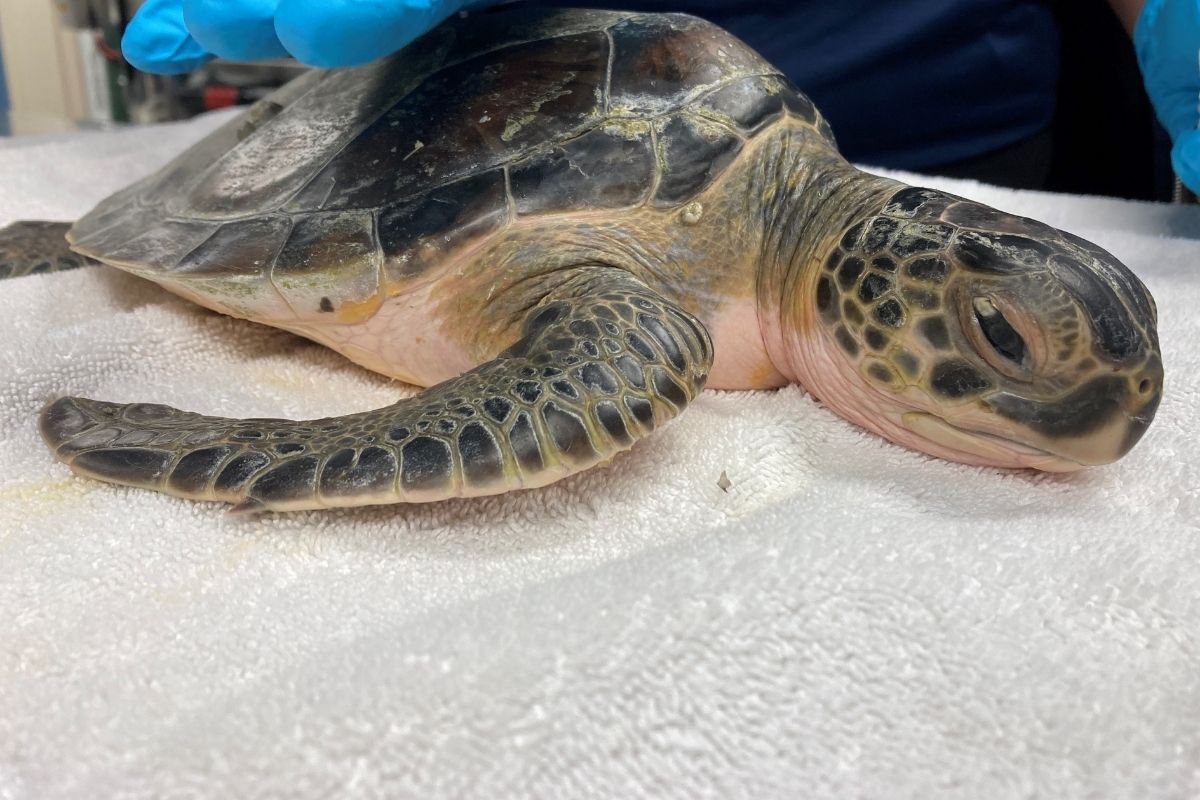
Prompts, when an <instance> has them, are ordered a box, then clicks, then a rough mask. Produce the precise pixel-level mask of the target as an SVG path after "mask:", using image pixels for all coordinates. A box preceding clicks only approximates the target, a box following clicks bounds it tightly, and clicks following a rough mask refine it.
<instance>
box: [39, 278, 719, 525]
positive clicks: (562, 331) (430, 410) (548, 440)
mask: <svg viewBox="0 0 1200 800" xmlns="http://www.w3.org/2000/svg"><path fill="white" fill-rule="evenodd" d="M712 358H713V352H712V344H711V342H710V340H709V337H708V334H707V332H706V331H705V330H704V328H703V326H702V325H701V324H700V323H699V322H698V321H697V320H696V319H695V318H694V317H692V316H691V315H690V314H688V313H687V312H685V311H683V310H682V309H680V308H678V307H676V306H674V305H672V304H670V303H668V302H667V301H665V300H664V299H663V298H662V297H660V296H658V295H657V294H655V293H654V292H652V291H650V290H649V289H648V288H646V286H645V285H644V284H641V283H639V282H637V281H635V280H633V279H631V278H629V277H628V276H626V275H624V273H620V272H618V271H616V270H612V271H611V272H610V271H600V272H599V274H592V275H588V276H583V277H581V278H580V279H577V280H575V281H573V282H570V283H568V284H566V285H565V286H564V287H562V288H561V289H559V290H558V291H556V292H554V293H552V294H551V295H550V296H548V297H546V298H545V299H543V300H542V301H541V302H540V303H538V304H537V305H536V306H535V307H534V308H533V309H532V310H531V311H530V312H529V314H528V317H527V319H526V321H525V325H524V330H523V336H522V338H521V339H520V340H519V341H518V342H517V343H516V344H515V345H513V346H512V347H510V348H508V349H507V350H505V351H504V352H502V353H500V354H499V355H498V356H497V357H496V358H495V359H494V360H492V361H489V362H487V363H485V364H482V365H480V366H479V367H476V368H475V369H473V370H471V371H469V372H467V373H465V374H463V375H461V376H459V377H457V378H453V379H451V380H449V381H446V382H444V383H442V384H439V385H437V386H434V387H432V388H431V389H428V390H426V391H425V392H423V393H422V394H420V395H418V396H416V397H413V398H409V399H406V400H402V401H400V402H398V403H396V404H394V405H391V406H388V407H386V408H382V409H378V410H376V411H368V412H365V413H361V414H351V415H349V416H346V417H336V418H330V419H320V420H310V421H303V422H293V421H289V420H281V419H248V420H234V419H222V418H217V417H205V416H201V415H199V414H192V413H188V412H184V411H179V410H176V409H173V408H169V407H167V406H160V405H145V404H130V405H119V404H115V403H104V402H99V401H95V400H85V399H81V398H63V399H61V400H59V401H57V402H55V403H52V404H51V405H50V406H48V407H47V408H46V409H45V410H44V411H43V412H42V416H41V429H42V435H43V437H44V438H45V439H46V442H47V444H49V445H50V447H51V448H52V449H53V450H54V452H55V455H57V456H58V458H59V459H61V460H62V461H64V462H66V463H67V464H69V465H70V466H71V468H72V469H73V470H75V471H76V472H78V473H80V474H82V475H85V476H88V477H94V478H100V479H102V480H107V481H112V482H115V483H123V484H128V485H132V486H140V487H144V488H148V489H155V490H157V491H162V492H167V493H169V494H173V495H178V496H182V497H189V498H194V499H203V500H222V501H225V502H229V503H236V504H238V509H241V510H257V509H269V510H291V509H304V508H324V507H330V506H357V505H368V504H374V503H395V502H422V501H430V500H442V499H445V498H450V497H468V496H476V495H486V494H499V493H501V492H505V491H509V490H511V489H519V488H529V487H535V486H544V485H545V484H548V483H551V482H553V481H556V480H558V479H559V478H562V477H565V476H567V475H570V474H572V473H575V472H579V471H581V470H584V469H587V468H588V467H590V466H592V465H594V464H596V463H598V462H600V461H603V460H605V459H608V458H610V457H611V456H613V455H614V454H616V453H617V452H620V451H622V450H627V449H629V448H630V447H631V446H632V445H633V443H634V442H635V441H636V440H637V439H640V438H642V437H643V436H645V435H647V434H649V433H650V432H651V431H653V430H654V429H655V427H657V426H659V425H662V424H663V423H665V422H666V421H668V420H670V419H672V418H673V417H675V416H676V415H678V414H679V413H680V412H681V411H682V410H683V409H684V408H685V407H686V406H687V405H688V404H689V403H690V402H691V401H692V400H693V399H694V398H695V397H696V395H697V394H698V393H699V392H700V389H701V388H702V387H703V385H704V382H705V379H706V378H707V376H708V371H709V368H710V366H711V365H712Z"/></svg>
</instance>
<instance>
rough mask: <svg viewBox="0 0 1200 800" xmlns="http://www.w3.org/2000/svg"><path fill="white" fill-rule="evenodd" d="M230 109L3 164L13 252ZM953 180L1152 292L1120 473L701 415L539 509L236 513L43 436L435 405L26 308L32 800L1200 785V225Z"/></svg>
mask: <svg viewBox="0 0 1200 800" xmlns="http://www.w3.org/2000/svg"><path fill="white" fill-rule="evenodd" d="M222 119H223V118H221V117H207V118H202V119H199V120H195V121H193V122H190V123H186V124H180V125H173V126H162V127H157V128H147V129H140V130H132V131H126V132H118V133H92V134H76V135H68V136H59V137H55V138H50V139H38V140H25V141H23V140H15V141H11V142H7V143H5V144H4V145H3V146H0V186H2V187H3V189H2V190H0V224H4V223H7V222H9V221H11V220H14V219H18V218H58V219H69V218H73V217H75V216H76V215H79V214H81V213H82V212H84V211H86V210H87V209H88V208H89V207H90V206H91V205H92V204H93V203H94V202H95V201H97V200H99V199H100V198H101V197H103V196H104V195H105V194H107V193H108V192H110V191H112V190H115V189H117V188H119V187H120V186H122V185H124V184H125V183H127V182H128V181H130V180H132V179H134V178H136V177H139V176H141V175H142V174H145V173H146V172H148V171H150V170H151V169H153V168H155V167H156V166H157V165H159V164H160V163H162V162H163V161H164V160H165V159H167V158H168V157H169V156H171V155H172V154H174V153H175V152H177V151H178V150H179V149H181V148H182V147H184V146H185V145H187V144H188V143H190V142H191V141H194V140H195V139H196V138H198V137H199V136H201V135H202V134H203V133H205V132H206V131H207V130H209V129H211V128H212V127H213V126H214V125H215V124H217V123H218V122H220V121H221V120H222ZM937 183H938V185H940V186H942V187H943V188H947V189H949V190H951V191H955V192H957V193H960V194H965V195H968V196H971V197H975V198H978V199H980V200H982V201H984V202H988V203H991V204H993V205H996V206H999V207H1001V208H1004V209H1006V210H1011V211H1015V212H1018V213H1022V214H1027V215H1030V216H1035V217H1038V218H1040V219H1043V220H1045V221H1047V222H1050V223H1052V224H1055V225H1058V226H1061V227H1064V228H1067V229H1069V230H1072V231H1074V232H1076V233H1079V234H1081V235H1083V236H1085V237H1087V238H1089V239H1093V240H1095V241H1097V242H1099V243H1100V244H1101V245H1103V246H1104V247H1107V248H1108V249H1110V250H1112V251H1113V252H1114V253H1115V254H1116V255H1118V256H1119V257H1121V258H1122V259H1124V260H1125V261H1126V262H1127V263H1128V264H1129V265H1130V266H1131V267H1132V268H1133V269H1134V270H1135V271H1136V272H1138V273H1139V274H1140V275H1141V276H1143V277H1144V279H1145V281H1146V283H1147V284H1148V285H1149V286H1150V288H1151V290H1152V291H1153V293H1154V295H1155V296H1156V298H1157V299H1158V304H1159V312H1160V318H1161V335H1162V345H1163V351H1164V358H1165V362H1166V368H1167V385H1166V392H1165V397H1164V401H1163V404H1162V407H1161V410H1160V412H1159V415H1158V420H1157V421H1156V422H1155V424H1154V425H1153V426H1152V428H1151V429H1150V432H1149V433H1148V434H1147V436H1146V438H1145V439H1144V441H1143V442H1142V443H1141V444H1140V445H1139V446H1138V447H1137V448H1136V449H1135V450H1134V451H1133V452H1132V453H1131V454H1130V455H1129V456H1128V457H1127V458H1126V459H1125V460H1124V461H1122V462H1120V463H1119V464H1117V465H1115V466H1111V467H1107V468H1102V469H1094V470H1090V471H1087V472H1084V473H1081V474H1076V475H1071V476H1065V477H1064V476H1051V475H1038V474H1022V473H1012V472H1000V471H996V470H990V469H977V468H971V467H963V466H958V465H954V464H948V463H944V462H940V461H936V460H933V459H930V458H927V457H924V456H922V455H919V454H916V453H912V452H908V451H906V450H902V449H900V448H898V447H894V446H892V445H890V444H887V443H885V442H883V441H881V440H879V439H877V438H875V437H873V436H871V435H869V434H866V433H864V432H862V431H860V430H858V429H856V428H854V427H853V426H851V425H849V424H848V423H845V422H843V421H841V420H840V419H838V418H836V417H834V416H833V415H832V414H831V413H829V412H828V411H826V410H825V409H823V408H822V407H821V406H820V405H819V404H818V403H816V402H814V401H813V400H812V399H811V398H810V397H808V396H807V395H806V394H805V393H804V392H803V391H802V390H800V389H799V388H795V387H793V388H788V389H784V390H782V391H777V392H752V393H718V392H708V393H705V394H704V396H703V397H702V398H701V399H700V400H699V401H698V402H697V403H696V405H695V407H694V408H693V409H691V410H690V411H689V412H688V413H687V414H685V415H684V416H683V417H682V418H681V419H680V420H679V421H678V422H677V423H676V424H674V425H672V426H670V427H669V428H668V429H666V430H664V431H662V432H661V433H659V434H656V435H655V436H654V437H652V438H651V439H650V440H648V441H647V442H645V443H644V444H643V445H641V446H639V447H637V448H636V449H635V451H634V452H632V453H630V454H627V455H626V456H624V457H621V458H618V459H616V461H615V463H613V464H612V465H611V466H610V467H609V468H607V469H598V470H594V471H591V472H588V473H586V474H583V475H581V476H578V477H576V478H574V479H571V480H568V481H565V482H563V483H561V484H558V485H555V486H552V487H549V488H547V489H544V490H539V491H533V492H524V493H515V494H510V495H507V496H503V497H497V498H485V499H479V500H470V501H452V502H446V503H440V504H435V505H417V506H410V507H403V506H394V507H382V508H371V509H361V510H354V511H335V512H325V513H298V514H289V515H280V516H266V517H260V518H252V519H242V518H232V517H229V516H227V515H226V514H225V513H224V510H223V508H222V507H220V506H218V505H215V504H195V503H190V502H185V501H180V500H176V499H172V498H169V497H165V496H161V495H157V494H153V493H150V492H144V491H134V490H126V489H122V488H118V487H113V486H109V485H105V484H101V483H96V482H92V481H87V480H83V479H78V478H75V477H72V476H71V475H70V473H69V471H68V470H67V469H66V468H65V467H63V466H61V465H59V464H57V463H55V462H54V461H53V459H52V458H51V457H50V455H49V453H48V452H47V451H46V450H45V449H44V448H43V446H42V444H41V442H40V440H39V438H38V435H37V430H36V425H35V418H36V414H37V411H38V409H39V408H40V407H41V406H42V404H43V403H45V402H46V401H48V400H50V399H52V398H54V397H56V396H58V395H61V394H66V393H70V394H81V395H86V396H89V397H94V398H98V399H104V400H114V401H130V400H141V401H154V402H162V403H168V404H171V405H174V406H177V407H181V408H186V409H189V410H194V411H201V412H206V413H212V414H223V415H233V416H295V417H313V416H321V415H327V414H340V413H347V412H352V411H357V410H362V409H366V408H369V407H373V406H377V405H383V404H386V403H389V402H391V401H392V400H394V399H395V398H396V397H397V396H398V394H399V393H401V392H405V391H410V390H409V389H407V388H406V387H403V386H399V385H397V384H393V383H389V382H388V381H387V380H385V379H383V378H381V377H379V376H377V375H373V374H371V373H368V372H366V371H364V370H362V369H359V368H357V367H355V366H353V365H351V364H349V363H347V362H345V361H344V360H342V359H340V358H339V357H337V356H335V355H334V354H332V353H331V352H328V351H326V350H324V349H322V348H320V347H319V346H317V345H314V344H311V343H309V342H306V341H303V340H300V339H297V338H295V337H292V336H290V335H288V334H286V333H282V332H279V331H274V330H271V329H268V328H264V327H259V326H256V325H253V324H250V323H246V322H242V321H238V320H233V319H229V318H225V317H221V316H218V315H215V314H212V313H209V312H207V311H204V310H202V309H200V308H197V307H195V306H192V305H189V304H188V303H186V302H184V301H182V300H179V299H177V298H175V297H173V296H171V295H168V294H167V293H165V292H163V291H161V290H159V289H157V288H156V287H154V286H153V285H151V284H149V283H146V282H143V281H141V280H139V279H137V278H134V277H131V276H128V275H125V274H122V273H119V272H117V271H115V270H106V269H105V270H102V269H85V270H79V271H75V272H71V273H65V274H58V275H50V276H33V277H26V278H20V279H15V280H11V281H5V282H2V283H0V375H2V376H3V382H2V385H0V615H2V617H3V620H4V621H3V624H2V625H0V798H58V797H113V796H118V795H119V796H125V797H191V796H213V797H217V796H220V797H329V796H335V797H343V796H346V797H354V796H362V797H383V796H387V797H405V796H408V797H430V796H455V797H460V796H470V797H485V798H493V797H502V796H542V797H562V796H609V797H629V796H638V795H648V796H655V797H679V798H697V797H706V796H712V797H755V798H761V797H773V796H789V797H806V798H824V797H829V798H835V797H839V798H840V797H854V796H862V797H885V796H886V797H921V798H935V797H971V798H987V797H1055V798H1073V797H1080V798H1082V797H1129V798H1145V797H1156V798H1184V797H1195V796H1197V795H1198V794H1200V568H1198V564H1200V527H1198V522H1200V437H1198V436H1197V433H1196V428H1197V424H1198V423H1200V242H1198V241H1197V238H1200V213H1198V212H1197V211H1196V210H1195V209H1181V208H1172V207H1166V206H1154V205H1145V204H1136V203H1129V202H1119V201H1112V200H1101V199H1095V198H1072V197H1061V196H1051V195H1045V194H1038V193H1031V192H1011V191H1005V190H1000V189H995V188H991V187H985V186H980V185H977V184H970V183H963V182H952V181H939V182H937ZM722 471H724V472H725V473H726V474H727V476H728V478H729V480H730V481H731V482H732V486H730V487H729V489H728V491H722V489H721V488H720V487H718V484H717V482H718V478H719V477H720V475H721V473H722Z"/></svg>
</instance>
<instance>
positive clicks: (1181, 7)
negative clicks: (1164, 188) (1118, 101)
mask: <svg viewBox="0 0 1200 800" xmlns="http://www.w3.org/2000/svg"><path fill="white" fill-rule="evenodd" d="M1133 45H1134V49H1136V50H1137V57H1138V64H1140V65H1141V68H1142V78H1143V80H1144V81H1145V83H1146V91H1147V92H1148V93H1149V95H1150V101H1151V102H1152V103H1153V104H1154V110H1155V111H1156V112H1158V119H1159V121H1160V122H1162V124H1163V127H1164V128H1166V129H1167V132H1168V133H1170V134H1171V141H1172V142H1174V146H1173V147H1172V148H1171V164H1172V166H1173V167H1174V168H1175V174H1176V175H1178V176H1179V178H1180V179H1181V180H1182V181H1183V182H1184V184H1185V185H1186V186H1187V187H1188V188H1189V189H1191V190H1192V191H1193V192H1196V193H1198V194H1200V130H1197V125H1198V124H1200V0H1147V2H1146V5H1145V7H1144V8H1143V9H1142V13H1141V15H1140V16H1139V17H1138V20H1137V25H1136V27H1135V28H1134V31H1133Z"/></svg>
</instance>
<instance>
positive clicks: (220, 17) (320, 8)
mask: <svg viewBox="0 0 1200 800" xmlns="http://www.w3.org/2000/svg"><path fill="white" fill-rule="evenodd" d="M490 4H491V3H488V2H487V1H486V0H148V2H146V3H145V4H144V5H143V6H142V7H141V9H140V10H139V11H138V13H137V15H136V16H135V17H134V19H133V20H132V21H131V23H130V25H129V28H128V30H127V31H126V34H125V39H124V42H123V50H124V53H125V56H126V58H127V59H128V60H129V61H130V63H131V64H133V65H134V66H135V67H137V68H139V69H142V70H145V71H149V72H160V73H171V72H186V71H189V70H191V69H194V68H195V67H197V66H199V65H200V64H202V63H204V62H205V61H206V60H208V59H210V58H212V57H213V55H214V54H215V55H219V56H221V57H225V58H233V59H242V60H249V59H256V58H270V57H279V56H286V55H292V56H295V57H296V58H298V59H299V60H300V61H303V62H305V63H308V64H313V65H317V66H326V67H328V66H346V65H353V64H361V63H365V62H367V61H370V60H373V59H374V58H377V57H379V56H382V55H385V54H387V53H390V52H394V51H395V50H397V49H399V48H400V47H403V46H404V45H405V44H407V43H408V42H410V41H411V40H412V39H414V38H416V37H417V36H419V35H421V34H422V33H424V32H426V31H427V30H429V29H430V28H432V27H433V26H435V25H437V24H438V23H439V22H441V21H442V20H443V19H445V18H446V17H448V16H449V15H450V14H453V13H455V12H457V11H459V10H462V9H463V8H470V7H476V8H477V7H480V6H486V5H490ZM542 4H543V5H571V6H579V5H591V6H596V7H613V6H619V7H621V8H627V9H636V10H654V11H683V12H688V13H692V14H696V15H698V16H702V17H706V18H708V19H710V20H712V21H714V22H716V23H717V24H719V25H721V26H722V27H724V28H726V29H728V30H729V31H731V32H732V33H734V34H736V35H737V36H739V37H740V38H741V39H743V40H744V41H746V42H747V43H749V44H750V45H751V46H752V47H754V48H755V49H757V50H758V51H759V52H760V53H762V54H763V56H764V57H766V58H767V60H768V61H770V62H772V63H773V64H775V65H776V66H777V67H779V68H780V69H782V70H783V71H784V72H785V73H787V74H788V76H789V77H790V78H791V79H792V80H793V82H795V83H796V84H797V85H798V86H799V87H800V88H801V89H803V90H804V91H805V92H806V93H807V94H808V95H809V96H810V97H812V99H813V100H814V101H815V102H816V103H817V105H818V107H820V108H821V110H822V112H823V113H824V114H825V116H826V117H827V118H828V119H829V120H830V123H831V125H832V126H833V129H834V133H835V134H836V136H837V139H838V143H839V146H840V147H841V149H842V152H843V153H844V154H845V155H846V156H847V157H848V158H850V159H852V160H855V161H858V162H862V163H866V164H873V165H876V166H883V167H892V168H897V169H909V170H916V171H925V172H941V173H943V174H964V175H970V174H974V175H975V176H976V177H982V178H984V179H987V178H988V176H989V174H993V173H994V174H997V175H999V174H1002V173H1009V175H1008V176H1009V177H1014V174H1013V173H1020V172H1021V171H1022V170H1024V171H1027V172H1037V171H1038V170H1044V169H1045V164H1046V161H1047V160H1048V157H1049V156H1048V149H1049V136H1048V128H1049V125H1050V121H1051V118H1052V116H1053V114H1054V108H1055V95H1056V90H1057V81H1058V63H1059V61H1058V57H1059V53H1058V30H1057V22H1056V20H1055V15H1054V12H1053V9H1052V7H1051V3H1049V2H1047V1H1046V0H910V1H908V2H901V1H900V0H894V1H893V2H878V0H842V1H841V2H836V3H831V2H828V0H757V2H745V0H674V2H672V1H671V0H657V2H648V1H647V0H622V1H621V2H616V3H614V2H612V0H600V1H596V0H574V1H573V2H563V3H557V2H554V3H542ZM1109 4H1110V5H1111V6H1112V8H1113V10H1114V12H1115V13H1116V14H1117V15H1118V16H1119V17H1120V18H1121V21H1122V23H1123V24H1124V25H1125V27H1126V30H1128V31H1130V33H1131V34H1132V35H1133V38H1134V45H1135V48H1136V51H1137V55H1138V62H1139V65H1140V67H1141V69H1142V76H1143V79H1144V82H1145V84H1146V88H1147V91H1148V93H1149V96H1150V99H1151V101H1152V103H1153V104H1154V107H1155V111H1156V112H1157V114H1158V117H1159V119H1160V121H1161V122H1162V123H1163V126H1164V127H1165V128H1166V130H1167V131H1168V133H1169V134H1170V135H1171V138H1172V140H1173V142H1174V147H1173V150H1172V165H1173V167H1174V169H1175V171H1176V174H1178V175H1179V177H1180V178H1181V179H1182V180H1183V181H1184V183H1185V184H1187V185H1188V186H1189V187H1190V188H1191V189H1192V190H1193V191H1200V132H1197V126H1198V124H1200V107H1198V104H1197V97H1198V96H1200V69H1198V68H1197V54H1198V52H1200V0H1110V3H1109ZM1015 177H1017V178H1018V180H1017V181H1016V182H1017V183H1022V182H1024V183H1026V184H1027V185H1033V184H1035V183H1036V182H1035V181H1034V180H1033V179H1032V178H1029V179H1027V180H1025V181H1021V180H1019V177H1020V176H1019V175H1015Z"/></svg>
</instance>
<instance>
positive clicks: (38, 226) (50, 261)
mask: <svg viewBox="0 0 1200 800" xmlns="http://www.w3.org/2000/svg"><path fill="white" fill-rule="evenodd" d="M72 224H73V223H70V222H43V221H40V220H23V221H21V222H14V223H13V224H11V225H9V226H7V227H5V228H0V278H19V277H21V276H22V275H35V274H40V273H43V272H62V271H63V270H68V269H76V268H78V267H83V266H87V265H89V264H97V263H99V262H97V261H93V260H92V259H90V258H87V257H86V256H81V255H79V254H78V253H75V252H72V251H71V246H70V245H69V244H68V243H67V231H69V230H70V229H71V225H72Z"/></svg>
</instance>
